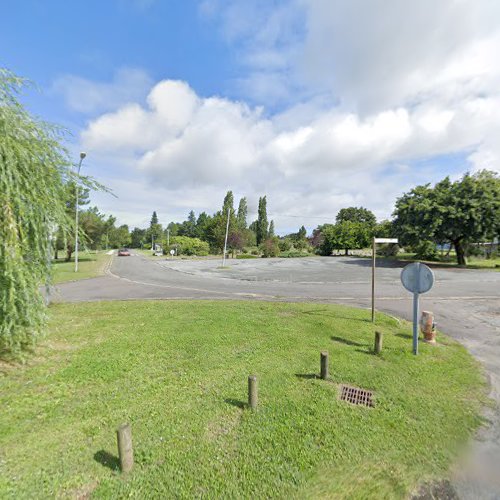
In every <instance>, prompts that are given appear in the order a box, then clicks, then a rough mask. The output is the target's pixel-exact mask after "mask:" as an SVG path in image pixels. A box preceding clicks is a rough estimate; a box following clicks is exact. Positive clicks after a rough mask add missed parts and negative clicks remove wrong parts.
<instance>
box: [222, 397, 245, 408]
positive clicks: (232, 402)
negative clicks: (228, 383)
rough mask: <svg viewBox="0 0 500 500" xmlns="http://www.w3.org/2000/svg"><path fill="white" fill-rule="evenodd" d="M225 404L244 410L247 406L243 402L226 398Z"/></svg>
mask: <svg viewBox="0 0 500 500" xmlns="http://www.w3.org/2000/svg"><path fill="white" fill-rule="evenodd" d="M224 402H225V403H227V404H229V405H233V406H236V408H241V409H242V410H244V409H245V408H246V407H247V406H248V405H247V403H245V402H244V401H240V400H239V399H233V398H226V399H225V400H224Z"/></svg>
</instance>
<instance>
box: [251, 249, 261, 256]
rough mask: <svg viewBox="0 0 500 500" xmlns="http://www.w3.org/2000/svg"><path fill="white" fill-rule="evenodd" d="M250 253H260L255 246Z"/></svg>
mask: <svg viewBox="0 0 500 500" xmlns="http://www.w3.org/2000/svg"><path fill="white" fill-rule="evenodd" d="M250 253H251V254H252V255H259V254H260V252H259V251H258V250H257V249H256V248H254V249H253V250H252V251H251V252H250Z"/></svg>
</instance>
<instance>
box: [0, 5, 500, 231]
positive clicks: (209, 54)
mask: <svg viewBox="0 0 500 500" xmlns="http://www.w3.org/2000/svg"><path fill="white" fill-rule="evenodd" d="M498 18H500V6H499V4H498V3H497V2H492V1H489V0H478V1H472V0H470V1H469V0H468V1H463V2H454V1H453V0H442V1H441V2H440V3H439V4H437V5H436V4H435V2H433V1H431V0H422V1H421V2H418V3H415V2H410V1H409V0H408V1H406V0H402V1H401V0H373V1H372V2H370V3H369V4H367V3H366V2H363V1H362V0H351V1H347V0H342V1H341V0H287V1H263V0H254V1H252V0H203V1H195V0H184V1H180V0H108V1H105V2H103V1H96V0H87V1H85V2H83V1H76V0H75V1H70V2H68V1H60V0H45V1H35V0H19V1H17V2H5V5H4V7H3V9H2V20H1V29H0V47H1V49H2V50H1V51H0V66H3V67H7V68H9V69H10V70H12V71H14V72H15V73H17V74H19V75H22V76H25V77H27V78H29V79H31V80H33V81H35V82H36V83H37V85H38V87H39V89H40V92H33V91H30V92H29V93H27V94H26V95H25V97H24V101H25V103H26V104H27V105H28V107H29V109H30V110H31V111H33V112H34V113H36V114H38V115H40V116H42V117H43V118H44V119H46V120H49V121H53V122H56V123H60V124H63V125H65V126H66V127H67V128H68V129H69V130H70V132H71V133H72V136H71V137H69V138H68V145H69V148H70V150H71V152H72V154H73V155H74V156H75V157H76V156H77V155H78V152H79V151H80V150H86V151H87V153H88V158H87V159H86V161H85V163H84V169H85V170H84V171H85V172H86V173H89V174H91V175H93V176H94V177H96V178H97V179H99V180H100V181H102V182H104V183H105V184H106V185H108V186H109V187H110V188H111V189H113V191H114V192H115V194H116V195H117V198H113V197H110V196H109V195H103V194H96V195H94V196H93V201H94V202H95V203H97V204H98V206H99V207H100V208H101V209H102V210H103V211H105V212H107V213H113V214H115V215H117V216H118V218H119V221H120V222H122V223H129V224H130V225H131V226H134V225H139V226H140V225H145V224H147V221H148V220H149V217H150V214H151V212H152V211H153V210H156V211H157V212H158V214H159V216H160V220H161V222H164V223H167V222H168V221H170V220H182V219H183V218H185V216H186V214H187V212H188V211H189V210H190V209H191V208H194V210H195V211H196V212H200V211H202V210H206V211H208V212H213V211H215V210H217V209H218V208H219V205H220V204H221V202H222V197H223V196H224V193H225V191H226V190H228V189H232V190H233V191H234V192H235V196H236V198H238V197H240V196H246V197H247V198H248V200H249V204H250V208H251V211H252V210H255V208H256V205H257V200H258V197H259V196H261V195H263V194H267V196H268V206H269V212H270V213H272V214H273V217H274V218H275V220H276V227H277V230H278V232H280V233H284V232H287V231H291V230H296V229H297V228H296V227H295V226H297V225H300V224H301V223H302V221H301V220H300V219H299V218H297V217H289V215H302V216H303V217H304V221H303V222H304V223H305V225H306V227H308V229H312V228H313V227H315V225H317V224H319V223H322V222H328V220H323V218H324V217H326V218H332V217H334V216H335V214H336V212H337V211H338V210H339V209H340V208H342V207H344V206H350V205H357V206H359V205H363V206H365V207H367V208H370V209H372V210H373V211H374V212H375V213H376V215H377V216H378V217H379V218H383V217H387V216H389V215H390V213H391V211H392V207H393V204H394V201H395V198H396V197H397V196H398V195H400V194H401V193H402V192H404V191H405V190H408V189H409V188H411V187H412V186H413V185H415V184H416V183H425V182H435V181H437V180H439V179H441V178H442V177H444V176H445V175H451V176H453V177H456V176H459V175H461V174H462V173H464V172H465V171H467V170H472V171H474V170H478V169H480V168H485V167H486V168H492V169H498V166H499V164H500V163H499V162H498V160H499V158H500V146H499V145H498V141H497V139H496V138H497V137H498V134H500V126H499V120H498V112H499V111H500V99H499V93H498V88H500V87H499V84H500V70H499V69H498V67H497V66H498V65H497V63H496V58H497V55H496V54H498V52H499V50H500V43H499V40H500V31H499V27H498V23H497V22H496V21H495V20H497V19H498Z"/></svg>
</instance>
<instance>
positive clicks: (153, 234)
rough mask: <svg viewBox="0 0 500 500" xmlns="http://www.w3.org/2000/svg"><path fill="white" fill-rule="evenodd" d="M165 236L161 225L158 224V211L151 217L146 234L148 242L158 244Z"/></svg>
mask: <svg viewBox="0 0 500 500" xmlns="http://www.w3.org/2000/svg"><path fill="white" fill-rule="evenodd" d="M162 235H163V228H162V226H161V224H160V223H159V222H158V215H157V214H156V211H154V212H153V215H152V216H151V222H150V223H149V229H148V232H147V234H146V236H147V239H148V242H149V243H151V242H153V241H154V242H155V243H156V242H158V241H159V240H161V238H162Z"/></svg>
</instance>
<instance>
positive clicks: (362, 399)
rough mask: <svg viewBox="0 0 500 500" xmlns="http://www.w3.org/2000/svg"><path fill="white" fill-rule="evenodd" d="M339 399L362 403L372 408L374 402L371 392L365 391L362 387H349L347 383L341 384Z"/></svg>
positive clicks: (356, 403)
mask: <svg viewBox="0 0 500 500" xmlns="http://www.w3.org/2000/svg"><path fill="white" fill-rule="evenodd" d="M341 389H342V390H341V393H340V399H341V400H342V401H347V402H348V403H352V404H354V405H363V406H369V407H370V408H373V407H374V406H375V403H374V402H373V399H372V397H373V392H371V391H366V390H364V389H358V388H357V387H350V386H348V385H343V386H341Z"/></svg>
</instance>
